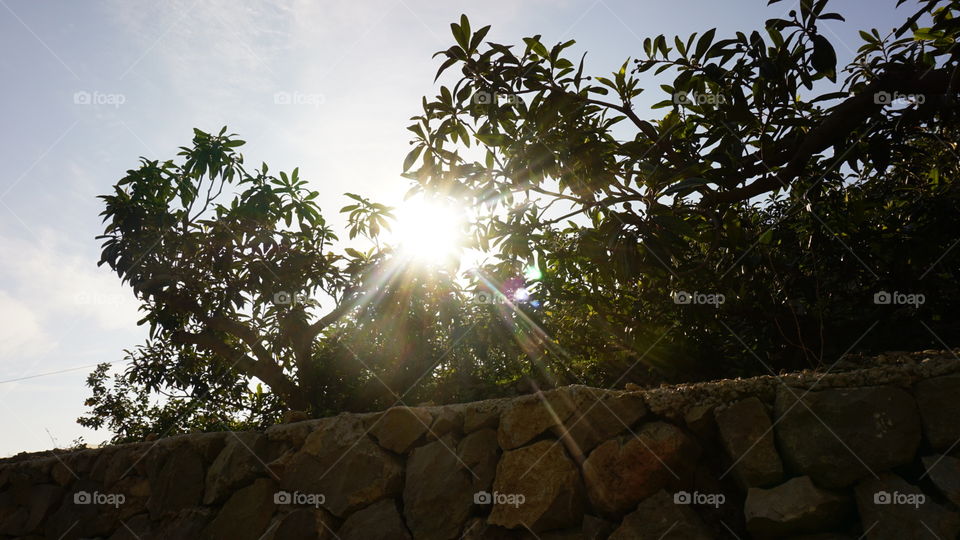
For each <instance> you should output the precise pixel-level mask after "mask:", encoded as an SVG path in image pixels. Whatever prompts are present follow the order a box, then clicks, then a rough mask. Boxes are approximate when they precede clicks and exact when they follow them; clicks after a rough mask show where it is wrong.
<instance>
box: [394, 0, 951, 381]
mask: <svg viewBox="0 0 960 540" xmlns="http://www.w3.org/2000/svg"><path fill="white" fill-rule="evenodd" d="M777 2H778V0H772V1H771V2H770V3H771V4H772V3H777ZM904 3H906V0H900V1H899V2H897V5H898V6H899V5H901V4H904ZM919 4H920V8H919V9H918V10H917V11H915V12H914V13H912V14H911V15H910V16H909V17H908V18H907V20H906V21H905V23H904V24H903V25H902V26H901V27H900V28H898V29H896V30H895V31H893V32H891V33H890V34H888V35H881V34H880V33H879V32H877V31H876V30H872V31H862V32H861V34H860V35H861V37H862V39H863V45H862V46H861V47H860V49H859V51H858V54H857V56H856V58H855V59H854V61H853V62H851V63H850V64H849V65H848V66H845V67H843V69H840V66H838V65H837V56H836V53H835V51H834V48H833V46H832V45H831V43H830V41H829V39H827V37H825V36H824V35H823V34H822V33H821V32H820V30H819V28H818V25H819V24H820V23H821V21H826V20H843V17H842V16H841V15H840V14H837V13H830V12H828V11H827V0H803V1H801V2H800V9H799V12H797V11H791V12H790V14H789V16H788V18H785V19H771V20H769V21H767V23H766V27H765V28H764V29H763V31H762V32H761V31H753V32H751V33H750V34H749V35H748V34H746V33H737V34H736V35H735V36H731V37H729V38H727V39H718V38H717V36H716V31H715V30H708V31H706V32H704V33H702V34H699V35H697V34H694V35H691V36H689V37H686V38H680V37H676V38H674V39H672V40H670V39H668V38H667V37H665V36H663V35H660V36H656V37H651V38H648V39H646V40H644V43H643V50H642V51H641V54H640V57H639V58H637V59H633V60H631V59H628V60H627V61H626V62H624V63H623V65H622V66H621V68H620V69H619V70H618V71H617V72H615V73H613V74H612V75H611V76H609V77H590V76H587V75H586V74H585V72H584V58H583V57H581V58H580V59H579V60H577V59H575V58H567V57H566V56H565V54H566V52H567V51H568V49H569V48H570V47H571V46H572V45H573V44H574V41H572V40H571V41H567V42H565V43H558V44H557V45H555V46H553V47H549V48H548V47H547V45H545V44H544V43H543V41H542V40H541V36H539V35H538V36H533V37H528V38H524V39H523V45H521V46H519V47H515V46H509V45H504V44H499V43H492V42H486V43H485V42H484V38H485V36H486V35H487V33H488V31H489V28H490V27H489V26H485V27H483V28H480V29H479V30H476V31H472V29H471V26H470V21H469V20H468V19H467V17H466V16H463V17H461V19H460V21H459V23H454V24H452V25H451V28H452V33H453V37H454V40H455V41H456V43H455V44H454V45H453V46H451V47H450V48H449V49H446V50H444V51H440V52H438V53H437V55H439V56H440V57H441V58H442V60H443V62H442V64H441V66H440V68H439V70H438V72H437V78H438V79H439V77H440V76H441V75H443V74H444V73H445V72H448V71H449V70H451V69H454V68H456V69H457V70H458V71H459V74H458V75H457V76H454V77H453V79H452V82H451V84H449V85H443V86H441V87H440V91H439V94H438V95H437V96H436V97H435V98H433V99H432V100H424V104H423V113H422V114H421V115H420V116H417V117H414V118H413V120H414V121H415V123H414V124H413V125H411V126H410V127H409V129H410V131H411V132H413V133H414V135H415V138H414V140H413V141H412V142H413V144H414V148H413V150H412V151H411V152H410V154H409V155H408V157H407V159H406V162H405V167H406V171H407V172H406V175H407V176H408V177H409V178H411V179H413V180H414V181H415V182H417V184H418V186H419V189H423V190H426V191H431V192H437V193H443V194H445V195H447V196H449V197H452V198H456V199H459V200H461V201H463V204H466V205H476V206H483V207H485V208H487V209H488V212H487V214H486V216H485V217H484V218H483V219H480V220H478V221H477V223H476V224H475V226H474V233H475V242H476V245H477V246H479V247H481V248H488V247H493V248H495V249H496V250H498V252H499V253H500V255H501V259H502V261H503V264H504V265H506V266H508V267H509V266H515V265H516V263H517V261H525V260H527V261H529V260H533V259H537V260H539V261H540V264H541V265H542V266H544V268H545V269H546V272H545V274H546V275H549V276H551V279H549V280H545V284H546V285H548V286H546V287H544V289H543V290H542V294H543V296H544V303H545V305H550V306H551V307H552V308H553V309H552V311H553V313H554V316H553V317H551V319H550V320H547V321H545V324H546V325H547V327H548V329H549V328H554V329H557V330H560V329H562V328H565V325H567V323H565V322H563V318H564V317H565V316H566V315H564V314H563V313H562V312H564V311H566V313H567V314H568V315H569V316H570V317H572V319H573V320H575V321H578V323H581V325H582V324H583V323H588V324H589V326H590V327H591V328H593V329H594V330H595V331H594V332H593V333H592V336H599V337H600V339H602V340H604V341H605V342H606V343H608V344H609V345H610V347H611V348H613V349H619V350H622V351H624V352H625V354H626V356H627V357H628V358H635V359H640V358H642V357H643V356H644V354H646V353H645V352H644V351H653V353H652V354H653V355H654V356H660V357H661V359H664V360H666V361H664V362H655V364H666V366H667V367H669V366H670V365H671V364H673V365H676V364H677V355H680V357H681V358H682V357H687V358H690V357H692V358H693V359H695V360H696V361H697V362H698V363H699V367H697V368H695V370H694V371H692V372H691V371H689V369H687V370H686V373H685V374H684V375H683V377H685V378H698V377H704V376H718V375H723V374H726V375H730V374H745V373H766V372H769V370H770V369H778V368H794V367H798V366H817V365H821V364H824V363H826V364H829V363H831V362H833V361H834V360H835V359H836V358H835V355H839V354H841V353H842V352H843V351H844V350H845V349H846V348H848V347H850V346H863V347H868V348H869V347H874V348H876V347H880V346H882V345H884V344H890V342H891V341H895V340H891V339H890V337H891V336H896V337H899V338H900V340H899V346H901V347H909V346H929V345H931V344H934V345H937V346H940V345H943V343H942V340H941V339H940V338H939V336H940V335H941V334H943V335H951V334H950V333H948V332H947V330H949V329H955V328H956V327H957V320H958V319H957V316H956V314H955V310H954V309H952V304H953V303H954V302H955V300H956V298H957V297H956V292H957V290H956V287H955V286H954V285H953V283H955V279H954V278H955V276H954V271H953V269H955V268H957V264H956V263H957V260H958V259H957V252H956V251H953V250H952V244H953V243H954V241H955V238H954V237H953V236H952V234H950V233H947V232H946V231H950V230H957V229H956V218H955V217H954V215H955V213H954V212H951V211H949V210H948V209H947V208H948V207H949V205H950V204H952V203H954V202H955V201H957V187H956V182H955V171H956V168H955V162H956V154H955V149H956V143H957V139H956V134H957V132H956V115H955V112H956V108H957V99H956V98H957V84H956V76H955V73H956V72H957V68H958V54H960V52H958V51H957V50H955V47H954V44H955V41H956V38H957V34H958V24H957V22H956V21H957V19H956V18H955V17H956V15H957V11H958V8H960V3H958V2H942V1H941V2H938V1H923V2H919ZM922 20H923V21H929V26H928V27H925V28H920V27H919V24H918V21H922ZM667 74H672V75H673V77H672V80H668V81H663V82H664V83H665V84H661V85H660V88H661V89H662V90H663V91H664V92H665V94H666V95H665V98H666V99H664V100H662V101H660V102H659V103H657V104H656V105H654V107H653V108H654V109H664V110H666V113H665V114H664V115H663V116H662V117H661V118H659V119H657V120H645V119H643V118H641V116H640V113H638V112H637V111H636V110H635V106H634V104H635V101H636V99H637V96H639V95H640V94H641V92H643V91H644V87H643V86H642V81H641V78H642V77H651V78H652V79H656V78H662V77H664V76H665V75H667ZM840 74H845V75H846V78H845V80H843V82H842V83H838V82H837V77H838V75H840ZM931 150H932V152H933V154H932V156H931V153H930V152H931ZM925 157H934V159H924V158H925ZM944 158H946V159H944ZM944 162H945V163H944ZM938 201H949V202H947V203H946V205H941V204H938ZM872 227H883V229H880V231H877V230H872V229H871V228H872ZM951 227H952V229H951ZM921 229H922V230H923V232H922V233H921V232H920V231H921ZM905 247H906V248H909V250H908V251H909V252H912V253H913V254H915V255H919V256H918V257H913V258H909V259H906V260H903V259H900V257H901V255H902V254H903V253H904V252H903V251H898V250H902V249H903V248H905ZM941 255H942V257H941ZM906 261H909V262H908V263H906ZM904 263H906V264H904ZM934 269H935V271H934ZM923 279H925V281H923V282H922V283H921V280H923ZM897 287H899V288H897ZM919 288H922V289H923V290H926V291H937V292H938V291H946V292H947V293H948V294H947V295H946V296H944V295H940V294H937V293H935V294H927V295H926V296H927V298H931V299H934V298H935V299H936V300H935V301H933V302H928V303H926V304H924V305H923V306H921V307H919V308H915V307H913V306H909V307H908V306H900V307H899V308H892V307H891V308H889V309H887V308H886V307H883V306H878V305H876V304H874V303H873V302H872V300H873V294H874V293H879V292H882V291H883V290H888V291H890V290H892V291H912V292H915V293H920V292H921V291H920V290H918V289H919ZM678 292H690V293H694V292H703V293H709V294H706V295H705V298H706V299H707V300H709V299H710V298H711V297H712V298H714V299H718V298H725V299H729V300H730V301H728V302H727V303H725V304H723V305H722V306H718V304H717V303H714V304H712V305H707V306H695V305H694V306H687V307H682V306H678V305H677V300H678V297H677V293H678ZM689 299H690V296H689V295H686V296H684V295H681V296H680V297H679V300H681V301H683V300H686V301H689ZM681 303H682V302H681ZM695 303H696V302H694V304H695ZM583 307H586V309H582V308H583ZM880 309H884V310H886V311H883V312H878V310H880ZM577 310H579V313H577ZM870 319H874V320H881V322H882V324H881V325H880V326H881V328H880V330H878V331H877V332H876V333H875V334H874V335H873V336H870V337H869V338H867V339H866V341H863V342H862V343H861V342H860V341H859V339H858V337H860V336H862V334H864V332H865V331H867V333H869V328H870V327H869V324H864V323H866V322H869V320H870ZM905 320H910V321H911V323H912V325H911V329H913V328H918V329H919V332H918V333H912V332H911V333H910V334H909V335H904V334H903V333H902V332H901V329H902V328H903V321H905ZM917 320H925V321H926V322H925V323H924V324H929V325H931V326H929V327H928V328H927V330H931V332H927V331H926V330H925V329H924V328H923V326H921V325H918V324H916V321H917ZM936 329H940V330H942V332H938V331H936ZM891 331H892V332H891ZM671 332H672V334H671ZM554 335H559V334H558V333H557V332H554ZM558 339H562V338H558ZM661 340H662V341H661ZM658 351H659V353H658ZM668 351H669V352H668ZM670 356H673V358H672V359H671V358H669V357H670ZM761 356H765V357H766V358H762V357H761ZM628 364H629V362H628ZM657 367H662V366H657ZM621 375H622V374H621ZM628 380H629V379H628Z"/></svg>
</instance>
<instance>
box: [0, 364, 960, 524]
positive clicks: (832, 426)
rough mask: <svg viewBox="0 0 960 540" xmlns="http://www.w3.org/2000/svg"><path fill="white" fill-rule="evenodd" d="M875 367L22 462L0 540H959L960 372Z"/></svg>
mask: <svg viewBox="0 0 960 540" xmlns="http://www.w3.org/2000/svg"><path fill="white" fill-rule="evenodd" d="M868 365H870V366H873V367H870V368H869V369H856V368H857V366H848V365H840V366H837V367H836V369H844V370H846V371H842V372H833V371H831V372H830V373H826V374H824V373H816V372H805V373H799V374H791V375H784V376H782V377H772V376H771V377H759V378H754V379H744V380H727V381H717V382H712V383H703V384H694V385H682V386H673V387H661V388H657V389H652V390H638V389H634V390H632V391H623V390H621V391H606V390H598V389H593V388H587V387H582V386H573V387H565V388H561V389H557V390H552V391H548V392H544V393H542V394H537V395H530V396H523V397H519V398H515V399H503V400H490V401H481V402H476V403H468V404H461V405H449V406H438V407H413V408H406V407H398V408H393V409H390V410H388V411H386V412H383V413H373V414H362V415H356V414H343V415H340V416H337V417H332V418H325V419H320V420H310V421H304V422H298V423H292V424H285V425H278V426H274V427H271V428H269V429H267V430H266V431H265V432H263V433H260V432H244V433H232V432H228V433H208V434H195V435H186V436H179V437H170V438H164V439H160V440H157V441H153V442H145V443H136V444H128V445H120V446H111V447H105V448H100V449H95V450H83V451H76V452H56V453H54V452H51V453H48V454H47V455H46V457H40V456H27V457H21V458H19V459H18V458H12V459H7V460H3V461H0V537H2V538H14V537H15V538H41V537H46V538H91V537H95V538H111V539H121V538H139V539H148V538H162V539H165V540H171V539H179V538H224V539H243V538H251V539H256V538H264V539H286V538H297V539H301V538H342V539H344V540H350V539H364V540H377V539H384V540H387V539H389V540H397V539H409V538H413V539H417V540H420V539H447V538H466V539H481V538H540V539H544V540H546V539H571V540H572V539H602V538H610V539H634V538H652V539H657V538H677V539H691V538H692V539H696V538H784V537H794V538H800V537H805V538H858V537H861V535H865V537H866V538H870V539H875V538H891V539H893V538H896V539H902V538H935V537H936V538H943V539H946V538H957V536H958V532H960V514H958V505H960V460H958V451H957V450H958V448H957V447H958V446H960V444H958V440H960V422H958V419H960V399H958V396H960V360H957V359H956V357H955V356H953V355H952V353H950V354H944V353H940V354H935V353H933V352H926V353H918V354H913V355H901V356H889V357H881V358H878V359H872V360H871V361H870V362H869V363H868ZM820 533H824V534H820ZM804 535H817V536H804Z"/></svg>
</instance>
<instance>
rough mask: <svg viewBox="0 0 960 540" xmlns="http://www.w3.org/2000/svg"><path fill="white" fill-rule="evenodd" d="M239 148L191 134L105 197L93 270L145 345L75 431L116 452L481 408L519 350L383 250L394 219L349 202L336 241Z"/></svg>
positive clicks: (309, 208)
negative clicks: (125, 295)
mask: <svg viewBox="0 0 960 540" xmlns="http://www.w3.org/2000/svg"><path fill="white" fill-rule="evenodd" d="M243 144H244V141H242V140H239V139H237V138H236V136H235V135H232V134H227V132H226V128H223V129H222V130H220V132H219V133H216V134H211V133H206V132H203V131H201V130H194V138H193V144H192V145H191V146H190V147H183V148H181V151H180V152H179V154H178V156H179V158H180V159H179V160H177V161H173V160H170V161H164V162H160V161H153V160H148V159H145V158H144V159H142V160H141V163H140V167H139V168H137V169H133V170H130V171H127V175H126V176H125V177H124V178H122V179H121V180H120V181H119V182H118V183H117V184H116V185H115V186H114V190H113V193H112V194H109V195H103V196H101V199H102V200H103V201H104V203H105V206H106V208H105V210H104V212H103V213H102V215H103V216H104V221H105V222H106V228H105V232H104V234H103V235H102V236H100V237H99V238H100V239H101V240H102V241H103V249H102V256H101V261H100V264H106V265H108V266H109V267H110V268H111V269H112V270H113V271H115V272H116V273H117V275H118V276H119V277H120V278H121V280H122V281H123V282H124V283H127V284H129V285H130V287H131V288H132V289H133V292H134V293H135V294H136V296H137V298H138V299H139V300H140V302H141V310H142V311H143V312H145V316H144V317H143V318H142V319H141V320H140V324H147V325H149V328H150V333H149V339H148V340H147V342H146V343H145V344H143V345H141V346H139V347H136V348H134V349H132V350H129V351H127V357H126V359H125V360H126V362H125V363H126V367H125V369H124V370H123V371H121V372H119V373H116V374H113V375H112V374H111V371H110V368H109V364H102V365H101V366H99V367H98V368H97V369H96V370H95V371H94V372H93V373H92V374H91V375H90V377H89V378H88V386H90V387H91V390H92V396H91V397H90V398H89V399H88V400H87V406H88V407H90V413H89V414H88V415H87V416H85V417H83V418H81V419H79V422H80V423H81V424H83V425H85V426H88V427H93V428H99V427H103V426H106V427H109V428H110V429H111V430H112V431H113V432H114V433H116V438H115V440H117V441H125V440H136V439H138V438H142V437H143V436H144V435H146V434H148V433H161V434H165V433H169V432H182V431H186V430H189V429H206V430H209V429H224V428H227V427H230V428H237V427H244V426H246V427H256V426H261V427H262V426H264V425H268V424H270V423H273V422H275V421H276V420H277V419H278V418H279V416H280V414H281V413H282V412H283V411H285V410H291V409H293V410H300V411H306V412H307V413H309V414H311V415H314V416H322V415H326V414H335V413H337V412H340V411H343V410H354V411H362V410H371V409H378V408H384V407H389V406H391V405H394V404H396V403H403V402H418V401H424V400H429V399H441V400H467V399H476V398H479V397H482V396H484V395H488V394H489V393H491V392H495V391H496V390H495V388H494V387H495V386H496V384H495V383H494V382H491V381H504V380H507V381H510V380H513V379H515V378H516V376H517V374H516V370H515V369H514V366H515V365H516V358H517V356H518V355H519V354H520V353H519V352H518V350H517V348H516V346H515V345H513V344H512V340H510V339H509V336H508V339H506V340H504V339H503V336H502V335H495V334H498V333H499V334H502V332H503V331H504V328H503V327H502V325H500V324H499V323H497V321H496V320H495V319H494V318H493V317H491V316H490V313H489V311H486V312H485V311H484V310H482V309H481V308H482V306H477V305H473V304H469V303H467V302H464V297H465V295H466V294H467V293H466V292H465V291H464V288H463V285H462V284H461V283H459V282H458V281H457V280H456V279H454V277H455V276H454V275H452V274H451V273H450V271H449V270H447V269H446V268H445V267H439V268H435V269H425V268H418V267H414V266H411V265H410V264H409V263H408V262H407V261H406V260H405V259H404V258H403V257H400V256H398V255H397V254H396V253H395V252H394V250H393V248H392V247H391V246H388V245H382V243H381V242H380V241H379V239H378V235H380V233H381V232H382V231H384V230H386V229H388V228H389V227H390V220H391V219H392V217H393V216H392V214H391V211H392V209H391V208H390V207H387V206H385V205H382V204H379V203H375V202H371V201H369V200H368V199H366V198H363V197H361V196H359V195H354V194H347V195H348V197H349V198H350V200H351V201H350V204H348V205H347V206H344V207H343V208H342V209H341V212H343V213H345V214H347V218H348V227H347V229H348V233H349V234H348V236H349V241H350V243H352V244H353V245H354V246H355V247H349V245H343V244H344V243H342V242H341V243H340V244H335V243H336V242H338V236H337V235H336V234H335V233H334V231H332V230H331V228H330V226H329V225H328V223H327V221H326V220H325V218H324V217H323V214H322V213H321V210H320V207H319V204H318V202H317V201H318V200H319V193H318V192H316V191H312V190H310V189H308V188H307V182H306V181H305V180H303V179H301V178H300V176H299V171H298V170H297V169H294V170H293V171H292V172H290V173H289V174H288V173H285V172H281V173H279V175H276V176H275V175H272V174H270V172H269V169H268V167H267V165H266V164H263V165H262V166H261V167H260V168H259V169H256V170H253V171H248V170H247V168H246V167H245V165H244V160H243V156H242V155H241V154H240V153H239V152H238V149H239V148H240V147H241V146H242V145H243ZM361 246H363V247H361ZM467 329H469V330H470V332H467ZM468 334H469V335H468ZM453 345H457V347H456V348H455V349H451V347H452V346H453ZM481 358H482V359H484V360H487V359H490V360H491V361H490V362H488V363H484V362H481V361H480V359H481ZM497 359H499V360H500V361H499V362H498V361H497ZM111 379H112V381H113V382H112V384H110V380H111Z"/></svg>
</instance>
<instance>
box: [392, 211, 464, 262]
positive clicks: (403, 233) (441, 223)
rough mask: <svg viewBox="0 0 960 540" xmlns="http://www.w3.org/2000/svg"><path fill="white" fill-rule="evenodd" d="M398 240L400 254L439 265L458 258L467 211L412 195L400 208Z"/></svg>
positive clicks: (398, 213) (397, 229)
mask: <svg viewBox="0 0 960 540" xmlns="http://www.w3.org/2000/svg"><path fill="white" fill-rule="evenodd" d="M395 215H396V216H397V221H396V225H395V226H394V234H395V239H396V240H395V241H396V243H397V249H398V252H399V253H400V254H402V255H403V256H404V257H407V258H409V259H411V260H414V261H416V262H420V263H423V264H428V265H439V264H444V263H447V262H450V261H452V260H456V259H457V258H458V257H457V256H458V255H459V252H460V249H461V247H462V243H463V227H464V223H465V218H464V211H463V210H462V209H459V208H457V207H455V206H454V205H452V204H448V203H445V202H441V201H434V200H424V199H421V198H417V199H411V200H408V201H407V202H405V203H404V204H403V205H402V206H400V207H399V208H397V210H396V212H395Z"/></svg>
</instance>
